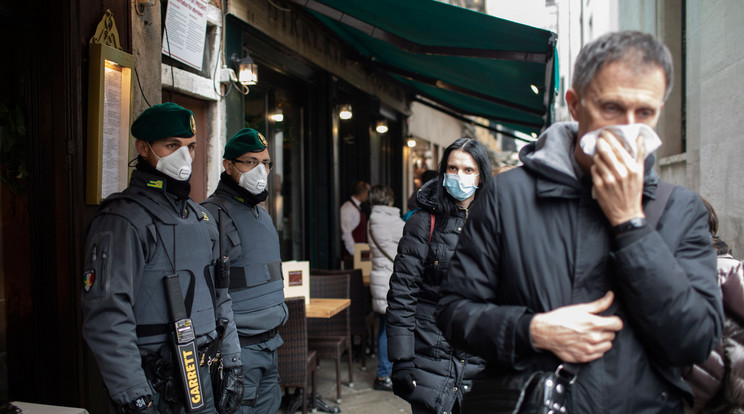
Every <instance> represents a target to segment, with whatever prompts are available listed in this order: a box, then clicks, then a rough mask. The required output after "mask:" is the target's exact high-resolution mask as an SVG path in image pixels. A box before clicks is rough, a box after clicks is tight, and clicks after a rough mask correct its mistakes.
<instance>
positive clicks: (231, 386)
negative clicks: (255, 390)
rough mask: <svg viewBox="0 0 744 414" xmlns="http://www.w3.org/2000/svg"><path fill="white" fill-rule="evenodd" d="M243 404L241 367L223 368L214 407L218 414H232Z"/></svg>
mask: <svg viewBox="0 0 744 414" xmlns="http://www.w3.org/2000/svg"><path fill="white" fill-rule="evenodd" d="M242 402H243V367H242V366H240V365H238V366H235V367H230V368H224V371H223V378H222V384H221V385H220V391H219V393H218V394H217V395H215V396H214V405H215V406H216V408H217V412H218V413H220V414H232V413H234V412H236V411H238V409H239V408H240V404H241V403H242Z"/></svg>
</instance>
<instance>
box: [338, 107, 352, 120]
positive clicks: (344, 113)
mask: <svg viewBox="0 0 744 414" xmlns="http://www.w3.org/2000/svg"><path fill="white" fill-rule="evenodd" d="M338 117H339V118H341V119H351V117H352V113H351V105H341V110H340V111H339V112H338Z"/></svg>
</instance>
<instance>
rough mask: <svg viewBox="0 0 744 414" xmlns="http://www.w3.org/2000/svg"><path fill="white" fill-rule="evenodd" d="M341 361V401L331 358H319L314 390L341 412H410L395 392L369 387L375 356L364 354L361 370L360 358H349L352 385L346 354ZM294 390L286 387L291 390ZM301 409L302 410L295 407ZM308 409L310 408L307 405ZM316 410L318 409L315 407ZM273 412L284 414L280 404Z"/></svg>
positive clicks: (385, 413)
mask: <svg viewBox="0 0 744 414" xmlns="http://www.w3.org/2000/svg"><path fill="white" fill-rule="evenodd" d="M342 359H343V361H342V363H341V404H336V364H335V363H334V361H333V360H331V359H323V360H321V361H320V366H319V367H318V368H316V371H315V373H316V375H317V380H316V381H317V383H316V386H317V392H318V393H319V394H320V396H321V397H322V398H323V401H325V402H326V403H327V404H328V405H330V406H336V405H337V406H338V407H339V408H340V409H341V413H342V414H373V413H374V414H378V413H384V414H393V413H410V412H411V406H410V405H409V404H408V403H407V402H405V401H403V400H402V399H400V398H398V397H396V396H395V394H393V393H392V391H378V390H376V389H374V388H372V384H373V383H374V381H375V377H376V374H377V357H376V356H373V357H370V356H369V355H368V356H367V370H366V371H362V369H361V368H362V363H361V361H356V360H355V361H353V365H354V386H353V387H349V368H348V366H349V364H348V363H347V362H346V361H347V358H346V357H344V358H342ZM293 391H294V390H290V392H293ZM297 412H298V413H301V412H302V410H301V409H300V410H297ZM308 412H310V409H309V408H308ZM317 412H318V413H319V414H320V413H322V411H320V410H318V411H317ZM277 414H286V412H285V407H284V406H282V407H281V408H280V409H279V411H278V413H277Z"/></svg>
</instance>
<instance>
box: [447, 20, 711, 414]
mask: <svg viewBox="0 0 744 414" xmlns="http://www.w3.org/2000/svg"><path fill="white" fill-rule="evenodd" d="M671 81H672V60H671V55H670V53H669V51H668V50H667V48H666V47H665V46H664V45H662V44H661V43H659V42H658V41H657V40H655V39H654V38H653V37H652V36H650V35H647V34H644V33H639V32H618V33H609V34H606V35H604V36H602V37H600V38H598V39H597V40H595V41H593V42H591V43H589V44H587V45H586V46H585V47H584V48H583V49H582V51H581V53H580V54H579V56H578V58H577V60H576V66H575V68H574V75H573V87H572V88H571V89H569V90H568V92H567V93H566V102H567V103H568V105H569V109H570V112H571V115H572V117H573V118H574V119H575V120H576V121H578V123H558V124H555V125H552V126H551V127H550V128H548V129H547V130H546V131H545V132H544V133H543V134H542V135H541V136H540V137H539V139H538V140H537V141H536V142H534V143H531V144H529V145H527V146H526V147H524V149H522V151H521V152H520V159H521V161H522V162H523V164H524V165H523V166H522V167H520V168H515V169H513V170H511V171H507V172H505V173H503V174H499V175H497V176H496V177H494V180H493V181H492V184H491V185H490V186H489V188H488V189H487V190H486V192H485V194H483V195H482V196H481V200H480V202H479V204H478V205H477V206H475V207H474V208H473V211H472V213H471V216H470V220H469V221H468V222H467V224H466V226H465V228H464V229H463V234H462V236H461V237H460V241H459V244H458V247H457V250H456V252H455V255H454V257H453V261H452V263H451V265H450V272H449V275H448V278H447V280H445V281H444V282H443V286H442V289H441V292H442V296H441V297H440V305H442V312H441V314H440V316H439V320H438V323H439V326H440V328H441V329H442V331H443V332H444V334H445V336H446V337H447V339H448V340H450V341H451V343H452V344H453V345H454V346H455V347H457V348H460V349H462V350H464V351H466V352H469V353H472V354H475V355H480V356H482V357H484V358H486V360H487V361H488V369H487V375H486V377H485V378H484V379H482V380H480V381H478V380H476V382H475V383H474V384H473V390H472V392H471V393H469V394H466V398H465V401H464V403H463V412H473V413H478V412H489V413H499V412H512V410H513V409H514V407H515V406H516V405H518V404H521V407H522V409H524V410H527V411H520V412H539V411H530V410H536V408H535V407H536V406H540V405H542V404H543V403H544V401H545V400H546V399H550V400H551V407H548V409H550V408H553V409H556V408H557V409H556V411H555V412H564V409H565V410H566V411H567V412H569V413H635V414H638V413H682V412H683V401H685V400H687V401H690V400H691V399H692V393H691V392H690V389H689V388H688V386H687V385H686V384H685V383H684V382H683V381H682V379H681V376H680V367H682V366H685V365H689V364H691V363H694V362H701V361H704V360H705V359H706V358H707V356H708V354H709V353H710V351H711V349H713V347H714V346H715V344H716V342H717V340H718V338H719V337H720V335H721V330H722V323H723V312H722V309H721V305H720V297H719V295H720V293H719V291H718V289H717V287H716V254H715V251H714V250H713V249H712V248H711V238H710V234H708V231H707V221H706V209H705V207H704V206H703V204H702V202H700V199H699V197H698V196H697V195H696V194H695V193H693V192H692V191H690V190H687V189H685V188H682V187H677V186H672V185H670V184H667V183H663V184H660V180H659V176H658V174H657V173H656V172H655V171H654V170H653V165H654V161H655V158H654V156H653V155H651V152H652V151H653V150H654V149H655V146H654V145H653V144H654V142H655V141H656V140H657V139H658V137H656V134H655V133H654V132H653V129H652V128H654V127H655V126H656V123H657V121H658V119H659V115H660V113H661V110H662V108H663V106H664V100H665V99H666V97H667V96H668V94H669V90H670V88H671ZM585 140H586V142H585ZM559 367H560V369H559ZM556 371H558V372H557V377H559V378H561V379H562V380H561V381H560V382H561V384H560V385H561V386H556V385H555V381H546V380H545V377H546V376H547V375H549V374H553V375H554V377H555V376H556V374H555V372H556ZM536 373H541V374H542V376H538V377H533V382H532V385H533V386H534V385H535V384H537V386H534V387H532V388H530V387H527V386H526V385H527V383H528V378H529V377H530V376H532V375H533V374H536ZM554 379H555V378H554ZM545 387H548V388H550V391H552V394H551V395H549V396H548V397H549V398H547V397H546V398H543V397H544V396H542V395H541V393H542V392H543V390H544V389H545ZM522 391H524V394H523V398H522V399H519V396H520V392H522ZM565 395H568V396H569V397H568V398H567V399H565V398H564V396H565ZM518 400H519V401H518ZM556 401H557V402H556ZM553 404H558V406H557V407H555V406H554V405H553ZM515 412H516V411H515Z"/></svg>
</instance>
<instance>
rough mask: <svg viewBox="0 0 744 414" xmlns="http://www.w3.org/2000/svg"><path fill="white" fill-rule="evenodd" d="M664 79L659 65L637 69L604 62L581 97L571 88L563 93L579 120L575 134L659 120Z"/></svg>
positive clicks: (654, 122)
mask: <svg viewBox="0 0 744 414" xmlns="http://www.w3.org/2000/svg"><path fill="white" fill-rule="evenodd" d="M665 89H666V82H665V78H664V71H663V70H662V68H661V67H659V66H649V67H646V68H644V69H643V70H641V71H638V70H636V69H635V68H634V67H631V66H629V63H627V62H624V61H616V62H612V63H610V64H607V65H605V66H604V67H603V68H602V69H601V70H600V71H599V73H597V76H596V77H595V78H594V79H593V80H592V81H591V82H589V85H587V88H586V90H585V91H584V93H583V96H581V95H579V93H578V92H577V91H575V90H574V89H569V90H568V92H566V102H567V103H568V108H569V111H570V112H571V116H572V117H573V118H574V120H576V121H578V122H579V133H578V137H579V138H581V137H582V136H583V135H584V134H585V133H587V132H589V131H594V130H595V129H599V128H602V127H605V126H609V125H622V124H640V123H642V124H646V125H648V126H650V127H651V128H654V127H655V126H656V123H657V122H658V121H659V115H660V114H661V109H662V107H663V106H664V92H665Z"/></svg>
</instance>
